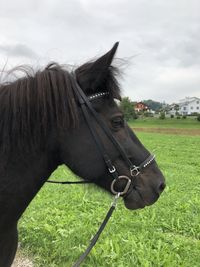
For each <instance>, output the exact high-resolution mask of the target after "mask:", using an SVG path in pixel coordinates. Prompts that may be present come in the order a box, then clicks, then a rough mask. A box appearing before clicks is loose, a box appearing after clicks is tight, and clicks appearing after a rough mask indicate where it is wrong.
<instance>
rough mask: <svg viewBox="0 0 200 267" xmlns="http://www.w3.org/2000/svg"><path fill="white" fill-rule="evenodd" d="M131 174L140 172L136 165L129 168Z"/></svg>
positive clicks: (134, 174)
mask: <svg viewBox="0 0 200 267" xmlns="http://www.w3.org/2000/svg"><path fill="white" fill-rule="evenodd" d="M130 173H131V176H137V175H138V174H139V173H140V168H139V167H138V166H135V165H134V166H133V167H131V168H130Z"/></svg>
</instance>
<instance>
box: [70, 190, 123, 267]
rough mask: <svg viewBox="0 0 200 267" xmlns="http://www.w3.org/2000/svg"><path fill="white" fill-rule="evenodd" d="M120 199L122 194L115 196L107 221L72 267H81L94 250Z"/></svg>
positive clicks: (105, 220) (104, 221)
mask: <svg viewBox="0 0 200 267" xmlns="http://www.w3.org/2000/svg"><path fill="white" fill-rule="evenodd" d="M119 197H120V193H118V194H117V195H115V196H114V200H113V202H112V204H111V207H110V209H109V211H108V212H107V214H106V217H105V219H104V220H103V222H102V224H101V225H100V227H99V229H98V231H97V232H96V234H95V235H94V236H93V238H92V240H91V241H90V244H89V246H88V247H87V248H86V250H85V252H83V254H82V255H81V256H80V257H79V259H78V260H77V261H76V262H75V263H74V264H73V265H72V267H79V266H80V265H81V263H82V262H83V261H84V259H85V258H86V257H87V255H88V254H89V253H90V251H91V250H92V248H93V247H94V246H95V244H96V242H97V241H98V239H99V237H100V235H101V233H102V232H103V230H104V228H105V226H106V224H107V223H108V221H109V219H110V217H111V216H112V214H113V211H114V210H115V208H116V204H117V201H118V199H119Z"/></svg>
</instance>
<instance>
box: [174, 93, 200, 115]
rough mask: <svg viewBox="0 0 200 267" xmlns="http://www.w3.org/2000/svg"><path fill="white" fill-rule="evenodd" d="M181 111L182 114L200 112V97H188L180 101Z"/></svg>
mask: <svg viewBox="0 0 200 267" xmlns="http://www.w3.org/2000/svg"><path fill="white" fill-rule="evenodd" d="M178 105H179V113H180V114H181V115H191V114H192V113H194V112H196V113H200V98H198V97H186V98H185V99H182V100H180V101H179V104H178Z"/></svg>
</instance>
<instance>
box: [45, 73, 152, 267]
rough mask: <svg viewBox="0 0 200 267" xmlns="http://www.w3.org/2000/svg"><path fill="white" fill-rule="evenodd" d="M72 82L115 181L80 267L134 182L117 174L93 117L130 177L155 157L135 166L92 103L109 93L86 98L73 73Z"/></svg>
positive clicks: (85, 116) (89, 126)
mask: <svg viewBox="0 0 200 267" xmlns="http://www.w3.org/2000/svg"><path fill="white" fill-rule="evenodd" d="M71 82H72V83H73V88H74V94H75V96H76V98H77V101H78V103H79V105H80V107H81V110H82V113H83V115H84V118H85V121H86V123H87V125H88V128H89V130H90V132H91V135H92V136H93V138H94V141H95V143H96V145H97V147H98V150H99V152H100V154H101V156H102V159H103V161H104V162H105V165H106V167H107V170H108V172H109V173H110V175H111V176H112V177H113V181H112V183H111V186H110V190H111V192H112V193H113V194H114V200H113V202H112V204H111V207H110V209H109V211H108V212H107V214H106V217H105V219H104V221H103V222H102V224H101V226H100V228H99V229H98V231H97V233H96V234H95V236H94V237H93V238H92V240H91V242H90V245H89V246H88V247H87V249H86V250H85V252H84V253H83V254H82V255H81V256H80V258H79V259H78V260H77V261H76V263H74V265H73V266H72V267H78V266H80V264H81V263H82V262H83V260H84V259H85V258H86V256H87V255H88V254H89V252H90V251H91V249H92V248H93V247H94V245H95V244H96V242H97V240H98V238H99V236H100V234H101V233H102V231H103V229H104V228H105V226H106V224H107V222H108V220H109V218H110V217H111V215H112V213H113V211H114V209H115V207H116V203H117V200H118V199H119V197H120V196H122V197H125V196H126V195H127V193H129V190H130V187H131V184H132V182H133V179H131V178H129V177H128V176H126V175H119V174H118V172H117V169H116V167H115V166H114V164H113V163H112V160H111V159H110V157H109V155H108V154H107V152H106V150H105V148H104V145H103V143H102V141H101V139H100V137H99V135H98V133H97V131H96V129H95V128H94V127H93V126H92V124H91V116H92V117H93V118H94V119H95V121H96V122H97V123H98V125H99V126H100V127H101V129H102V130H103V131H104V133H105V134H106V136H107V137H108V138H109V140H110V141H111V142H112V143H113V145H114V146H115V148H116V149H117V150H118V152H119V153H120V155H121V157H122V158H123V160H124V162H125V163H126V165H127V166H128V167H129V171H130V176H131V177H136V176H138V175H139V174H140V172H141V170H142V169H144V168H146V167H147V166H148V165H150V164H151V163H152V162H153V161H154V159H155V156H154V155H152V154H150V155H149V156H148V157H147V158H146V159H145V160H144V161H143V162H142V163H141V164H139V165H134V164H133V163H132V161H131V160H130V158H129V157H128V155H127V154H126V152H125V151H124V149H123V148H122V146H121V145H120V143H119V142H118V141H117V140H116V138H115V137H114V136H113V134H112V132H111V130H110V129H109V128H108V127H107V126H106V125H105V124H104V122H103V121H102V120H101V118H100V117H99V115H98V114H97V112H96V111H95V109H94V108H93V106H92V104H91V102H92V101H93V100H95V99H98V98H102V97H108V95H109V93H108V92H101V93H96V94H93V95H90V96H86V95H85V93H84V92H83V90H82V89H81V87H80V85H79V84H78V81H77V79H76V75H75V73H74V72H73V73H72V76H71ZM121 180H124V181H125V182H126V184H125V186H124V188H122V189H121V190H120V191H117V189H116V185H117V183H118V182H119V181H121ZM47 182H49V183H59V184H80V183H93V182H94V181H89V180H86V181H77V182H57V181H47Z"/></svg>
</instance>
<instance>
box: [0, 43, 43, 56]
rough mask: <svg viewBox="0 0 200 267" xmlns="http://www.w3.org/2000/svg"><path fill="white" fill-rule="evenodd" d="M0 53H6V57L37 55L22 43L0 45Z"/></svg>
mask: <svg viewBox="0 0 200 267" xmlns="http://www.w3.org/2000/svg"><path fill="white" fill-rule="evenodd" d="M0 53H3V54H6V55H7V56H8V57H26V58H37V57H38V55H37V54H36V53H35V52H34V51H33V50H32V49H31V48H29V47H28V46H26V45H23V44H16V45H0Z"/></svg>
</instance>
